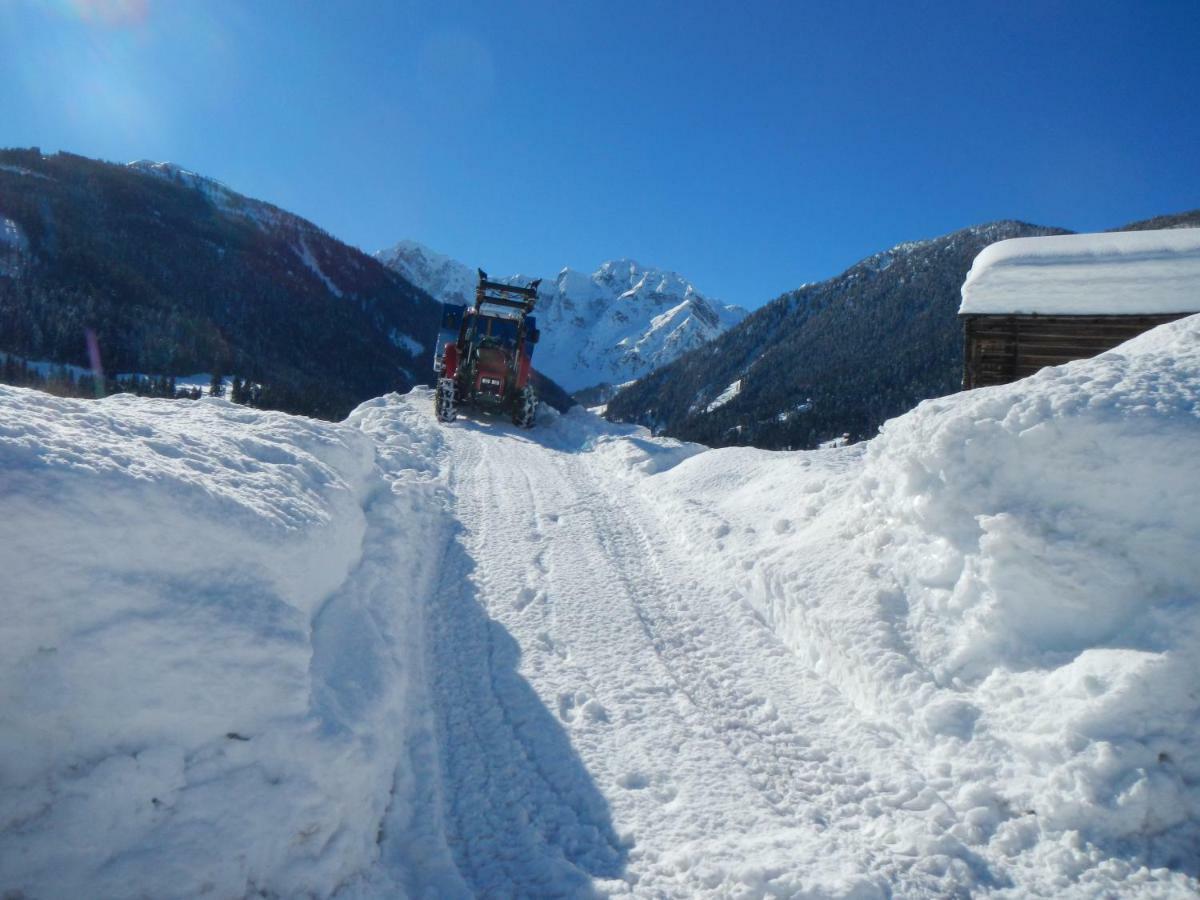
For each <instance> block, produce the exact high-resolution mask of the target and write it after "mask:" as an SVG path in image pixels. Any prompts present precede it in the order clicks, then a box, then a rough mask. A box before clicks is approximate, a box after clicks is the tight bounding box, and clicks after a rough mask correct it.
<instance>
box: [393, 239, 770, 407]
mask: <svg viewBox="0 0 1200 900" xmlns="http://www.w3.org/2000/svg"><path fill="white" fill-rule="evenodd" d="M376 257H377V258H378V259H379V260H380V261H381V262H383V263H384V265H387V266H389V267H390V268H392V269H394V270H395V271H397V272H399V273H400V274H401V275H403V276H404V277H405V278H406V279H408V280H409V281H411V282H412V283H413V284H416V285H418V286H419V287H421V288H424V289H425V290H426V291H427V292H428V293H429V294H431V295H433V296H434V297H435V298H437V299H438V300H441V301H442V302H445V303H470V302H473V301H474V298H475V284H476V274H475V271H474V270H473V269H470V268H468V267H467V266H465V265H463V264H462V263H460V262H457V261H456V260H453V259H451V258H450V257H448V256H443V255H442V254H440V253H435V252H433V251H432V250H430V249H428V248H427V247H424V246H422V245H421V244H418V243H416V242H415V241H402V242H400V243H399V244H397V245H396V246H394V247H392V248H390V249H388V250H384V251H382V252H380V253H378V254H376ZM503 280H507V281H512V282H514V283H515V282H522V283H526V282H528V281H530V280H532V277H526V276H522V275H515V276H509V277H508V278H506V279H503ZM745 316H746V311H745V310H744V309H742V308H741V307H737V306H727V305H724V304H721V303H719V302H718V301H715V300H712V299H711V298H708V297H705V296H704V295H702V294H701V293H700V292H699V291H697V290H696V288H695V287H694V286H693V285H692V284H691V283H690V282H689V281H687V280H686V279H685V278H683V276H681V275H678V274H676V273H675V272H665V271H662V270H660V269H647V268H643V267H642V266H640V265H639V264H638V263H636V262H634V261H633V260H628V259H620V260H612V261H610V262H606V263H604V264H603V265H602V266H600V268H599V269H597V270H596V271H595V272H593V273H592V274H591V275H585V274H584V273H582V272H577V271H575V270H574V269H563V270H562V271H561V272H559V273H558V277H557V278H554V279H544V280H543V282H542V287H541V291H540V294H539V300H538V322H539V325H540V327H541V331H542V342H541V344H539V345H538V349H537V351H536V353H535V357H534V364H535V366H536V367H537V368H538V369H539V371H541V372H543V373H545V374H546V375H548V376H550V377H551V378H553V379H554V380H555V381H557V382H558V383H559V384H561V385H562V386H563V387H565V388H566V389H567V390H570V391H576V390H580V389H582V388H587V387H592V386H594V385H597V384H601V383H608V384H622V383H624V382H627V381H632V380H634V379H636V378H639V377H641V376H642V375H645V374H646V373H647V372H649V371H651V370H652V369H655V368H658V367H659V366H662V365H665V364H666V363H669V362H671V361H672V360H674V359H676V358H677V357H678V356H680V355H681V354H683V353H685V352H686V351H688V350H691V349H693V348H695V347H699V346H700V345H702V344H705V343H707V342H708V341H710V340H712V339H713V338H714V337H716V336H717V335H719V334H721V333H722V332H723V331H725V330H726V329H727V328H729V327H731V326H733V325H736V324H737V323H738V322H740V321H741V320H742V319H743V318H745Z"/></svg>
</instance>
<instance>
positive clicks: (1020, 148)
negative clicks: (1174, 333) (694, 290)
mask: <svg viewBox="0 0 1200 900" xmlns="http://www.w3.org/2000/svg"><path fill="white" fill-rule="evenodd" d="M0 40H2V45H0V145H3V146H40V147H41V148H42V150H43V151H46V152H49V151H52V150H59V149H63V150H70V151H72V152H75V153H81V154H84V155H86V156H94V157H100V158H103V159H110V160H115V161H122V162H123V161H128V160H132V159H137V158H142V157H148V158H152V159H156V160H171V161H173V162H177V163H180V164H181V165H184V166H187V167H188V168H191V169H195V170H197V171H199V172H202V173H204V174H207V175H211V176H213V177H216V178H219V179H221V180H222V181H224V182H226V183H227V184H229V185H230V186H231V187H233V188H235V189H236V190H239V191H242V192H243V193H247V194H250V195H251V196H255V197H260V198H262V199H265V200H269V201H271V202H273V203H276V204H278V205H279V206H282V207H284V208H286V209H289V210H292V211H294V212H297V213H299V214H301V215H303V216H306V217H307V218H310V219H312V220H313V221H315V222H316V223H317V224H318V225H320V226H322V227H324V228H325V229H326V230H328V231H330V232H331V233H333V234H334V235H336V236H338V237H340V238H342V239H343V240H345V241H347V242H349V243H351V244H355V245H357V246H359V247H361V248H363V249H364V250H367V251H369V252H373V251H375V250H378V249H380V248H382V247H384V246H386V245H388V244H391V243H393V242H395V241H396V240H399V239H401V238H413V239H416V240H419V241H421V242H423V243H425V244H428V245H429V246H431V247H433V248H434V249H435V250H439V251H441V252H444V253H448V254H450V255H452V256H455V257H457V258H459V259H461V260H463V261H464V262H466V263H468V264H470V265H481V266H483V267H484V268H487V269H489V270H491V271H494V272H497V273H500V272H525V273H531V274H553V273H554V272H556V271H557V270H558V269H559V268H561V267H562V266H564V265H569V266H572V267H575V268H579V269H584V270H588V271H590V270H591V269H593V268H594V267H595V266H596V265H597V264H599V263H600V262H601V261H603V260H605V259H610V258H614V257H620V256H628V257H632V258H635V259H637V260H639V261H640V262H642V263H644V264H648V265H657V266H662V267H665V268H671V269H675V270H677V271H679V272H681V273H683V274H684V275H686V276H687V277H689V278H691V279H692V280H693V282H694V283H695V284H696V285H697V287H698V288H699V289H700V290H701V291H703V292H705V293H708V294H710V295H714V296H717V297H720V298H722V299H725V300H727V301H730V302H738V303H742V304H744V305H747V306H758V305H760V304H761V303H763V302H765V301H767V300H769V299H771V298H773V297H775V296H777V295H778V294H780V293H782V292H783V291H786V290H789V289H791V288H794V287H796V286H798V285H799V284H801V283H803V282H806V281H812V280H817V279H822V278H827V277H829V276H831V275H835V274H837V273H838V272H840V271H841V270H842V269H844V268H846V267H847V266H848V265H850V264H852V263H853V262H854V261H856V260H857V259H860V258H861V257H863V256H866V255H868V254H870V253H873V252H875V251H877V250H881V249H884V248H886V247H889V246H891V245H893V244H896V243H898V242H900V241H905V240H912V239H917V238H922V237H931V236H934V235H937V234H943V233H945V232H948V231H952V230H954V229H956V228H960V227H963V226H966V225H971V224H976V223H979V222H984V221H990V220H993V219H1000V218H1020V219H1024V220H1026V221H1032V222H1037V223H1040V224H1051V225H1062V226H1064V227H1068V228H1073V229H1076V230H1096V229H1102V228H1107V227H1112V226H1116V225H1119V224H1122V223H1124V222H1127V221H1131V220H1134V219H1138V218H1145V217H1149V216H1152V215H1157V214H1161V213H1166V212H1177V211H1181V210H1184V209H1190V208H1195V207H1200V165H1198V162H1200V101H1198V98H1200V53H1197V52H1196V47H1197V46H1200V2H1196V0H1188V2H1179V3H1167V2H1153V0H1150V2H1129V3H1105V2H1098V0H1092V2H1055V0H1040V2H1022V0H1013V2H990V3H972V2H968V0H958V2H952V3H939V2H910V3H903V4H897V3H887V4H884V3H855V2H837V3H835V2H820V3H817V2H811V3H810V2H791V3H784V2H779V3H755V2H746V3H715V2H694V3H667V2H636V3H624V2H605V3H584V2H570V0H560V2H521V0H515V2H510V3H499V2H497V3H470V2H462V3H460V2H452V0H446V2H437V3H425V2H388V3H383V2H380V3H366V2H357V0H339V2H336V3H334V2H328V3H326V2H315V0H310V2H302V0H293V2H276V0H245V2H243V0H39V2H35V0H3V2H0ZM0 199H2V198H0Z"/></svg>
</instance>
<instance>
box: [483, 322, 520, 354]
mask: <svg viewBox="0 0 1200 900" xmlns="http://www.w3.org/2000/svg"><path fill="white" fill-rule="evenodd" d="M484 321H485V322H487V326H488V331H487V336H488V337H490V338H491V339H492V340H493V341H495V342H496V343H498V344H500V345H501V346H503V347H515V346H516V345H517V323H516V321H515V320H513V319H497V318H492V317H491V316H489V317H487V318H486V319H485V320H484ZM480 326H481V327H480V329H479V333H480V334H481V335H482V334H483V327H482V326H483V322H480Z"/></svg>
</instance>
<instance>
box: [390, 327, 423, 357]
mask: <svg viewBox="0 0 1200 900" xmlns="http://www.w3.org/2000/svg"><path fill="white" fill-rule="evenodd" d="M388 340H389V341H391V342H392V345H393V346H395V347H399V348H400V349H401V350H407V351H408V352H409V354H410V355H412V356H423V355H424V354H425V345H424V344H422V343H421V342H420V341H418V340H417V339H416V338H414V337H412V336H411V335H407V334H404V333H403V332H401V331H398V330H397V329H395V328H393V329H392V330H391V331H390V332H388Z"/></svg>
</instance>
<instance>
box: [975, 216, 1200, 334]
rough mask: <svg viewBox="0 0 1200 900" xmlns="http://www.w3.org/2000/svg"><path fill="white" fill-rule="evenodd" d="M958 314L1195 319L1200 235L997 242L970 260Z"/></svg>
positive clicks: (1199, 306)
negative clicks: (1190, 316)
mask: <svg viewBox="0 0 1200 900" xmlns="http://www.w3.org/2000/svg"><path fill="white" fill-rule="evenodd" d="M958 311H959V313H960V314H967V313H970V314H975V313H984V314H1001V313H1040V314H1044V315H1134V314H1150V313H1191V312H1200V228H1175V229H1169V230H1163V231H1122V232H1106V233H1103V234H1062V235H1053V236H1050V237H1026V238H1012V239H1010V240H1007V241H998V242H997V243H995V244H992V245H991V246H989V247H986V248H984V250H983V252H982V253H980V254H979V255H978V256H977V257H975V263H974V265H972V266H971V271H970V272H968V273H967V280H966V281H965V282H963V286H962V306H960V307H959V310H958Z"/></svg>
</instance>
